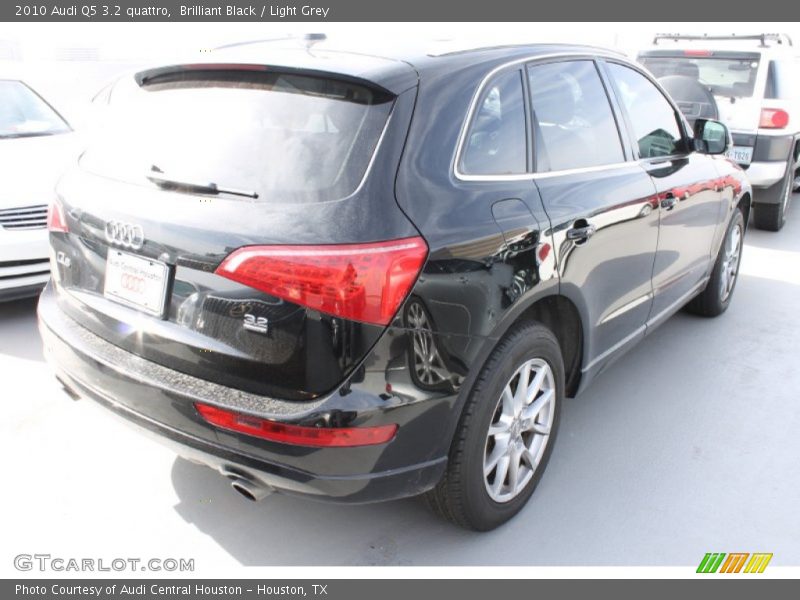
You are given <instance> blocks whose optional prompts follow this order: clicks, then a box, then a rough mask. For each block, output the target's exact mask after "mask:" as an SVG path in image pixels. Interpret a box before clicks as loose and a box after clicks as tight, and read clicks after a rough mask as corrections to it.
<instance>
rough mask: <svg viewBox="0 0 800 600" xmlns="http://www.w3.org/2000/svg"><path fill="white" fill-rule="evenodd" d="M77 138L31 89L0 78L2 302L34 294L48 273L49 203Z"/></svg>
mask: <svg viewBox="0 0 800 600" xmlns="http://www.w3.org/2000/svg"><path fill="white" fill-rule="evenodd" d="M73 138H74V134H73V133H72V129H71V128H70V126H69V124H68V123H67V122H66V120H64V118H63V117H62V116H61V115H59V114H58V112H56V110H55V109H54V108H53V107H52V106H50V105H49V104H48V103H47V102H46V101H45V100H44V99H43V98H42V97H41V96H39V95H38V94H37V93H36V92H34V91H33V89H31V88H30V87H29V86H28V85H26V84H25V83H23V82H22V81H20V80H18V79H2V78H0V165H2V169H0V179H1V180H0V301H6V300H14V299H17V298H24V297H27V296H35V295H37V294H38V293H39V291H41V289H42V288H43V287H44V285H45V284H46V283H47V280H48V278H49V277H50V265H49V261H48V256H49V254H48V253H49V245H48V238H47V207H48V205H49V204H50V200H51V199H52V196H53V193H54V192H53V189H54V187H55V183H56V180H57V179H58V177H59V175H60V174H61V173H62V172H63V170H64V169H65V167H66V166H67V163H68V161H69V160H70V159H71V158H74V156H75V149H74V146H75V142H74V139H73Z"/></svg>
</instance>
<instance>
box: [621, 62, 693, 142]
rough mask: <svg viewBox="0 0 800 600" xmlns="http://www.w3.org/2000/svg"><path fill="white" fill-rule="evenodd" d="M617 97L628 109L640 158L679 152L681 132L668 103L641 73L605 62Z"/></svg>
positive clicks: (675, 116)
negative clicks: (617, 93) (614, 84)
mask: <svg viewBox="0 0 800 600" xmlns="http://www.w3.org/2000/svg"><path fill="white" fill-rule="evenodd" d="M608 69H609V71H610V72H611V76H612V78H613V79H614V82H615V83H616V85H617V89H618V90H619V93H620V96H621V98H620V100H621V101H622V104H623V105H624V106H625V109H626V110H627V112H628V117H629V118H630V121H631V126H632V127H633V133H634V135H635V136H636V141H637V143H638V146H639V156H640V157H641V158H657V157H661V156H670V155H672V154H676V153H678V152H679V150H680V148H681V140H682V138H683V135H682V133H681V129H680V127H679V126H678V119H677V115H676V114H675V111H674V110H673V108H672V105H671V104H670V103H669V102H668V101H667V99H666V98H665V97H664V95H663V94H662V93H661V92H660V91H659V89H658V88H657V87H656V86H655V85H653V83H652V82H651V81H650V80H649V79H647V77H645V76H644V75H642V74H641V73H638V72H637V71H634V70H633V69H631V68H629V67H625V66H623V65H619V64H614V63H609V64H608Z"/></svg>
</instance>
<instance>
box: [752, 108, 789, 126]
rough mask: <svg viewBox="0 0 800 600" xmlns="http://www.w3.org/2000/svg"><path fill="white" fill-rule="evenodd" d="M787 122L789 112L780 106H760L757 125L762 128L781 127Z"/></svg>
mask: <svg viewBox="0 0 800 600" xmlns="http://www.w3.org/2000/svg"><path fill="white" fill-rule="evenodd" d="M788 124H789V113H787V112H786V111H785V110H782V109H780V108H762V109H761V119H760V120H759V123H758V126H759V127H760V128H762V129H783V128H784V127H786V126H787V125H788Z"/></svg>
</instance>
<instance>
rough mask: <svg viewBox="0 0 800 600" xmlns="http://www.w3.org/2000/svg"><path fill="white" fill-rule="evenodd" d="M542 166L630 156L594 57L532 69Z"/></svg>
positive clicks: (594, 162)
mask: <svg viewBox="0 0 800 600" xmlns="http://www.w3.org/2000/svg"><path fill="white" fill-rule="evenodd" d="M528 77H529V81H530V90H531V103H532V104H533V112H534V118H535V121H536V122H535V136H534V138H535V140H536V141H535V144H534V145H535V149H536V153H537V166H538V170H547V169H548V167H549V170H553V171H558V170H563V169H575V168H581V167H595V166H601V165H608V164H613V163H618V162H621V161H623V160H624V156H623V153H622V144H621V142H620V139H619V133H618V131H617V125H616V122H615V121H614V115H613V113H612V111H611V105H610V104H609V102H608V96H607V95H606V91H605V88H604V87H603V83H602V81H601V80H600V75H599V74H598V72H597V69H596V68H595V65H594V63H593V62H592V61H588V60H582V61H574V62H559V63H552V64H547V65H539V66H535V67H531V68H529V69H528Z"/></svg>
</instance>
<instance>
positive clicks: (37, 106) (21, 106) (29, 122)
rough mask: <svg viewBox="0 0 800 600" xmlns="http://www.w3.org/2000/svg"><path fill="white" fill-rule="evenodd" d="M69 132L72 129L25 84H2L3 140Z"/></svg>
mask: <svg viewBox="0 0 800 600" xmlns="http://www.w3.org/2000/svg"><path fill="white" fill-rule="evenodd" d="M68 131H70V128H69V125H67V124H66V123H65V122H64V120H63V119H62V118H61V117H59V116H58V114H57V113H56V112H55V111H54V110H53V109H52V108H50V106H49V105H48V104H47V102H45V101H44V100H42V99H41V98H40V97H39V96H38V95H36V93H34V92H33V91H32V90H31V89H30V88H29V87H28V86H26V85H25V84H24V83H22V82H20V81H13V80H0V138H12V137H31V136H35V135H54V134H57V133H66V132H68Z"/></svg>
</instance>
